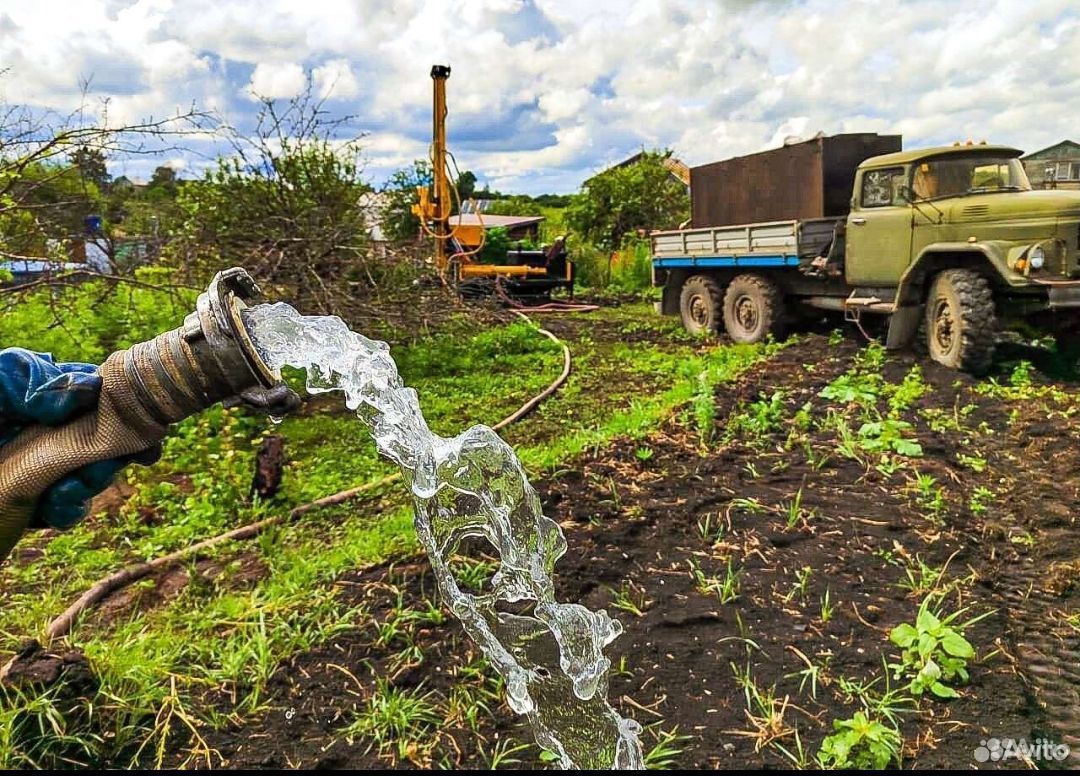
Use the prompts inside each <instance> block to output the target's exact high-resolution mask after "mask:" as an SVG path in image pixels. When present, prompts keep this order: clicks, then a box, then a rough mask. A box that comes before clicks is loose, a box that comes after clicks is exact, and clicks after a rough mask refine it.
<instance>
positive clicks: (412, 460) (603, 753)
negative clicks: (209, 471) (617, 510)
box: [244, 303, 642, 769]
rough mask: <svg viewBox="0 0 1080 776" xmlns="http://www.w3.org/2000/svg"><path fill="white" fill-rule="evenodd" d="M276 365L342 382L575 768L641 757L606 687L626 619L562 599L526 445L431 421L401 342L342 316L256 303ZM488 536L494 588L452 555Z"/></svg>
mask: <svg viewBox="0 0 1080 776" xmlns="http://www.w3.org/2000/svg"><path fill="white" fill-rule="evenodd" d="M244 315H245V319H246V323H247V325H248V328H249V329H250V331H251V334H252V338H253V340H254V342H255V345H256V348H257V349H258V350H259V353H260V355H262V357H263V358H264V359H265V360H266V362H267V364H269V365H270V366H271V368H273V369H276V370H280V369H281V368H282V367H284V366H292V367H297V368H300V369H304V370H306V371H307V387H308V390H309V391H311V392H313V393H320V392H325V391H332V390H338V391H342V392H343V393H344V394H345V403H346V405H347V406H348V407H349V408H350V409H352V410H355V411H356V414H357V416H358V417H359V418H360V420H361V421H363V422H364V424H365V425H367V427H368V430H369V431H370V432H371V435H372V437H374V439H375V444H376V446H377V447H378V449H379V451H380V452H381V453H382V454H383V455H385V456H386V457H388V458H390V459H391V460H392V461H394V462H395V463H396V464H397V465H398V466H399V467H400V468H401V472H402V474H403V476H404V480H405V482H406V483H407V484H408V485H409V487H410V489H411V490H412V494H413V502H414V513H415V526H416V533H417V536H418V537H419V539H420V543H421V544H422V545H423V547H424V550H425V551H426V552H427V555H428V558H429V560H430V562H431V567H432V569H433V571H434V574H435V578H436V580H437V582H438V586H439V591H440V593H441V594H442V597H443V600H444V601H445V602H446V604H447V605H448V606H449V608H450V609H451V611H453V613H454V614H455V615H456V616H457V618H458V619H459V620H460V621H461V624H462V626H463V627H464V628H465V631H466V632H467V633H468V634H469V636H470V637H471V638H472V639H473V640H474V641H475V642H476V643H477V644H478V645H479V646H480V648H481V649H482V650H483V651H484V654H485V655H487V657H488V659H489V660H490V662H491V664H492V665H493V666H494V667H495V669H496V670H497V671H498V672H499V673H500V674H501V675H502V676H503V678H504V679H505V680H506V691H507V702H508V703H509V705H510V707H511V708H512V709H513V710H514V711H515V712H517V713H518V714H525V715H527V717H528V720H529V722H530V724H531V726H532V728H533V732H534V734H535V736H536V741H537V743H538V744H540V746H542V747H543V748H544V749H546V750H548V751H550V752H553V753H555V754H556V755H558V757H559V760H560V764H561V765H562V767H564V768H589V769H598V768H620V769H627V768H633V769H640V768H642V759H641V746H640V743H639V742H638V732H639V731H640V728H639V726H638V725H637V723H636V722H634V721H633V720H631V719H625V718H623V717H621V716H620V715H619V714H618V713H616V712H615V710H614V709H612V707H611V705H610V704H609V703H608V700H607V690H608V687H607V672H608V669H609V668H610V665H611V663H610V661H609V660H608V658H607V657H605V656H604V652H603V650H604V647H606V646H607V645H608V644H610V643H611V642H612V641H613V640H614V639H615V638H616V637H617V636H618V635H619V634H620V633H621V632H622V627H621V626H620V625H619V623H618V621H616V620H613V619H611V618H610V617H609V616H608V614H607V612H605V611H597V612H594V611H591V610H589V609H587V608H585V607H584V606H581V605H579V604H571V603H559V602H558V601H556V600H555V595H554V585H553V582H552V578H551V574H552V571H553V569H554V566H555V562H556V561H557V560H558V559H559V558H560V557H561V556H562V554H563V553H564V552H565V551H566V539H565V538H564V537H563V534H562V531H561V530H560V529H559V526H558V525H557V524H556V523H555V522H554V521H552V520H550V519H549V518H547V517H545V516H544V514H543V511H542V510H541V507H540V500H539V498H537V495H536V492H535V491H534V490H533V488H532V486H531V485H530V484H529V481H528V479H527V478H526V475H525V470H524V468H523V467H522V465H521V462H520V461H519V460H518V458H517V456H516V455H515V454H514V451H513V450H512V449H511V448H510V446H509V445H508V444H506V442H504V441H503V440H502V439H501V438H500V437H499V436H498V434H496V433H495V432H494V431H493V430H491V429H490V428H488V427H487V426H479V425H478V426H473V427H472V428H469V429H468V430H466V431H465V432H463V433H461V434H459V435H458V436H456V437H452V438H446V437H441V436H439V435H437V434H434V433H432V432H431V430H430V429H429V428H428V425H427V422H426V421H425V420H424V416H423V414H422V413H421V411H420V404H419V401H418V400H417V394H416V391H414V390H413V389H412V388H407V387H405V386H404V384H403V383H402V381H401V377H400V376H399V375H398V371H397V366H396V365H395V364H394V360H393V358H391V356H390V350H389V347H388V346H387V345H386V343H384V342H377V341H374V340H370V339H368V338H367V337H364V336H363V335H361V334H357V333H356V332H353V331H350V330H349V328H348V327H347V326H346V325H345V323H344V322H343V321H342V320H341V319H340V318H336V317H326V316H303V315H300V314H299V313H298V312H297V311H296V310H294V309H293V308H292V307H290V306H289V305H287V304H281V303H279V304H272V305H258V306H256V307H253V308H251V309H249V310H247V311H245V313H244ZM475 538H480V539H484V540H486V541H487V543H488V544H490V549H491V550H492V551H493V552H494V553H495V554H497V555H498V557H499V566H498V570H497V571H496V573H495V575H494V576H493V577H492V578H491V582H490V589H485V590H483V591H481V592H480V593H479V594H476V595H474V594H473V593H471V592H469V591H468V590H467V589H466V590H463V589H462V587H461V586H459V584H458V581H457V579H456V578H455V576H454V573H453V572H452V569H451V566H450V561H451V558H452V557H454V556H455V554H457V553H462V552H468V550H467V549H466V548H467V547H468V546H472V545H475V544H476V542H475V541H473V542H469V543H466V544H464V545H463V544H462V542H463V540H465V539H475Z"/></svg>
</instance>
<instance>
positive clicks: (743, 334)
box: [724, 275, 784, 343]
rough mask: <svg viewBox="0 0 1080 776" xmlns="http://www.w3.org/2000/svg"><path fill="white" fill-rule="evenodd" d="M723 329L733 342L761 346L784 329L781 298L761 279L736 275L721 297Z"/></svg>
mask: <svg viewBox="0 0 1080 776" xmlns="http://www.w3.org/2000/svg"><path fill="white" fill-rule="evenodd" d="M724 328H725V329H726V330H727V333H728V334H729V335H730V336H731V338H732V339H733V340H735V341H736V342H744V343H753V342H764V341H765V340H766V339H768V338H769V335H772V336H774V337H779V336H780V335H781V334H783V329H784V295H783V293H781V291H780V289H779V288H778V287H777V285H776V284H775V283H773V282H772V281H771V280H769V279H768V278H766V277H763V276H761V275H739V276H737V277H736V278H735V279H734V280H732V281H731V284H730V285H729V286H728V287H727V293H726V294H724Z"/></svg>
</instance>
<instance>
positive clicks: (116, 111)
mask: <svg viewBox="0 0 1080 776" xmlns="http://www.w3.org/2000/svg"><path fill="white" fill-rule="evenodd" d="M435 62H440V63H448V64H450V65H451V66H452V68H453V74H452V76H451V78H450V81H449V84H448V88H449V101H450V117H449V122H450V142H451V148H452V150H454V151H455V153H456V156H457V159H458V161H459V163H460V166H461V168H462V169H466V168H468V169H472V170H474V171H475V172H476V173H477V175H478V177H479V178H480V180H481V181H483V182H487V183H489V184H490V185H491V187H492V188H496V189H499V190H503V191H516V192H526V193H540V192H545V191H550V192H567V191H573V190H574V189H576V188H577V187H578V185H579V184H580V183H581V181H582V180H584V179H585V178H587V177H588V176H589V175H590V174H591V173H592V172H594V171H596V170H598V169H601V168H603V167H604V166H605V164H606V163H609V162H612V161H617V160H619V159H621V158H624V157H626V156H628V155H629V154H631V153H633V152H635V151H637V150H639V149H640V148H641V147H643V146H645V147H654V146H671V147H673V148H674V149H675V150H676V153H677V155H678V156H680V157H681V158H682V159H683V160H684V161H686V162H687V163H689V164H691V165H693V164H700V163H704V162H708V161H714V160H716V159H721V158H726V157H729V156H734V155H738V154H741V153H746V152H752V151H758V150H762V149H764V148H768V147H771V146H776V145H779V144H780V143H781V142H782V141H783V139H784V138H785V137H787V136H792V135H795V136H809V135H812V134H814V133H815V132H817V131H819V130H823V131H825V132H826V133H830V134H832V133H837V132H856V131H877V132H890V133H891V132H898V133H902V134H903V135H904V144H905V147H916V146H920V145H927V144H937V143H949V142H952V141H953V140H956V139H966V138H969V137H970V138H974V139H982V138H987V139H989V140H990V141H992V142H1000V143H1008V144H1013V145H1016V146H1019V147H1021V148H1024V149H1027V150H1036V149H1038V148H1041V147H1044V146H1047V145H1050V144H1052V143H1055V142H1057V141H1058V140H1061V139H1063V138H1065V137H1068V136H1070V134H1072V135H1073V136H1075V135H1077V134H1078V133H1080V129H1078V127H1077V118H1078V117H1080V4H1078V3H1076V2H1075V0H999V1H998V2H984V1H981V0H963V1H961V2H953V1H952V0H909V1H908V2H868V1H866V0H757V1H756V2H755V1H754V0H711V1H706V0H702V1H700V2H695V1H693V0H625V1H623V0H462V1H459V0H393V1H392V2H391V0H386V1H385V2H377V1H376V0H207V1H204V0H67V1H61V0H36V1H35V0H0V69H5V70H6V73H5V74H4V75H3V76H2V77H0V97H2V99H3V100H4V101H6V102H8V103H21V104H26V105H31V106H34V107H35V108H38V109H51V110H57V111H68V110H71V109H72V108H73V107H75V106H76V105H77V104H78V103H79V101H80V84H81V83H83V82H85V81H89V82H90V87H91V93H92V95H93V96H94V97H95V98H98V97H104V96H107V97H109V102H110V111H111V113H112V116H113V118H126V119H137V118H140V117H145V116H147V115H150V114H153V115H155V116H160V115H163V114H167V113H169V112H172V111H174V110H175V109H176V108H177V107H178V106H187V105H190V104H191V103H195V104H196V105H198V106H199V107H201V108H206V109H212V110H214V111H217V112H219V113H220V114H221V115H223V116H225V117H226V118H227V119H228V120H229V121H230V122H231V123H232V124H234V125H235V126H237V127H240V128H241V129H243V128H244V127H247V126H250V121H251V119H252V116H253V114H254V110H255V108H256V107H257V105H256V103H255V102H253V100H252V98H251V93H252V91H255V92H257V93H259V94H261V95H264V96H266V97H273V98H278V99H282V100H285V99H288V98H289V97H292V96H294V95H296V94H297V93H298V92H300V90H302V89H303V88H304V86H305V84H306V83H307V82H308V80H309V79H310V81H311V82H312V83H313V84H314V88H315V89H316V90H317V91H318V92H319V93H321V94H323V95H325V96H327V97H328V101H327V103H326V105H327V107H328V108H329V109H330V110H332V111H334V112H336V113H339V114H341V115H345V114H355V115H356V116H357V117H358V118H357V120H356V128H357V129H358V130H361V131H363V132H366V133H367V137H366V140H365V141H364V145H365V148H366V157H367V169H368V173H369V176H370V178H371V179H372V180H373V181H374V182H376V183H378V182H380V181H381V180H382V179H384V178H385V177H386V175H387V174H388V172H389V171H391V170H393V169H395V168H397V167H400V166H403V165H405V164H407V163H408V162H409V161H410V160H412V159H414V158H417V157H423V156H425V155H426V153H427V147H428V142H429V137H430V99H431V98H430V94H431V81H430V79H429V77H428V72H429V70H430V66H431V64H433V63H435ZM1074 139H1077V140H1080V137H1074ZM219 147H221V146H214V145H213V144H212V143H211V142H209V141H198V142H193V145H192V148H191V150H190V151H186V152H183V153H171V154H169V156H168V157H167V158H168V160H169V161H170V163H172V164H175V165H177V166H184V167H185V168H186V172H185V173H184V174H186V175H191V174H195V173H197V172H198V170H199V169H200V168H201V167H202V166H204V165H205V164H206V163H207V162H206V159H207V158H208V156H212V154H213V153H214V152H215V150H216V149H217V148H219ZM163 158H164V157H163ZM161 161H162V159H156V160H150V159H136V160H128V161H124V160H117V161H116V163H115V164H114V166H113V167H114V169H113V172H114V174H119V173H120V172H126V173H127V174H129V175H131V176H133V177H144V178H145V177H148V175H149V171H150V170H151V169H152V168H153V167H154V166H156V165H157V164H160V163H161Z"/></svg>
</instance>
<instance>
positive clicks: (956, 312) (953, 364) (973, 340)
mask: <svg viewBox="0 0 1080 776" xmlns="http://www.w3.org/2000/svg"><path fill="white" fill-rule="evenodd" d="M995 332H996V320H995V315H994V295H993V293H992V292H991V290H990V284H989V283H988V282H987V281H986V278H984V277H983V276H981V275H980V274H978V273H977V272H973V271H971V270H969V269H949V270H945V271H944V272H942V273H941V274H939V275H938V276H937V277H936V278H934V283H933V285H932V286H930V294H929V296H928V297H927V299H926V347H927V350H928V351H929V353H930V357H931V358H932V359H934V360H935V361H937V362H938V363H939V364H942V365H944V366H947V367H950V368H952V369H962V370H963V371H965V372H972V373H974V374H980V373H983V372H985V371H986V370H988V369H989V368H990V364H991V362H992V361H993V359H994V344H995V343H994V337H995Z"/></svg>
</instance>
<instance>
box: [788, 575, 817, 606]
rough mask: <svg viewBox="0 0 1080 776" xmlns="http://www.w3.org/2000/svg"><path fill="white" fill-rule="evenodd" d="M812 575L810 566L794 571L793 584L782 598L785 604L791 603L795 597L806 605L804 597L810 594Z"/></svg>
mask: <svg viewBox="0 0 1080 776" xmlns="http://www.w3.org/2000/svg"><path fill="white" fill-rule="evenodd" d="M813 575H814V569H813V568H811V567H810V566H803V567H802V568H801V569H797V570H796V571H795V584H794V586H792V588H791V592H790V593H788V594H787V596H786V597H785V598H784V601H785V602H788V601H791V599H792V598H794V597H795V596H798V597H799V600H800V601H802V602H803V603H806V597H807V595H809V593H810V578H811V577H812V576H813Z"/></svg>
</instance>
